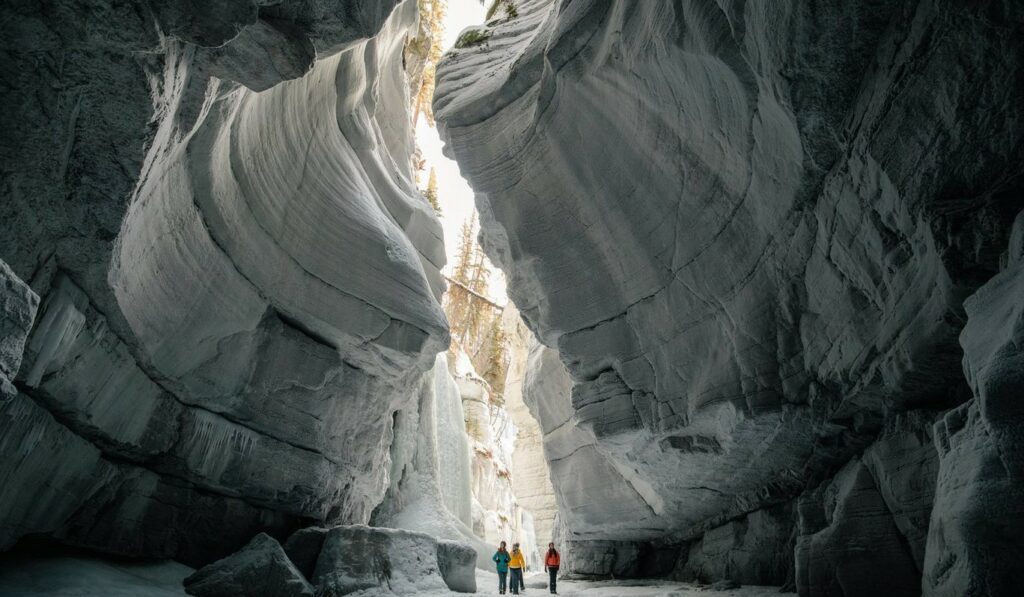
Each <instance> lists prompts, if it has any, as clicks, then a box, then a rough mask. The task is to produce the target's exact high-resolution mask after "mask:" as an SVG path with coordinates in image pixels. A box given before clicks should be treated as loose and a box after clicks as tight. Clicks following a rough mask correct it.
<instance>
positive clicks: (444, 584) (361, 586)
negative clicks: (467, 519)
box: [313, 525, 476, 597]
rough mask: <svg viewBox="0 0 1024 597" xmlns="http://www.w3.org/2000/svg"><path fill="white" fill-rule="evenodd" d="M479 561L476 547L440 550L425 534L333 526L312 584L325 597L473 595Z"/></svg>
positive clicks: (325, 542) (449, 546)
mask: <svg viewBox="0 0 1024 597" xmlns="http://www.w3.org/2000/svg"><path fill="white" fill-rule="evenodd" d="M471 552H472V557H468V556H469V555H470V553H471ZM475 562H476V556H475V550H473V548H472V547H470V546H466V545H463V546H452V545H446V546H445V547H443V548H440V550H439V547H438V542H437V540H436V539H434V538H433V537H430V536H429V535H424V534H423V533H415V532H412V531H404V530H397V529H387V528H377V527H366V526H359V525H356V526H343V527H335V528H332V529H331V530H329V531H328V532H327V535H326V536H325V537H324V543H323V548H322V549H321V551H320V557H319V559H318V560H317V564H316V570H315V571H314V573H313V584H315V585H316V588H317V595H319V596H322V597H337V596H340V595H346V594H348V593H352V592H355V591H361V590H365V589H377V590H380V591H381V592H384V593H389V594H396V595H407V594H415V593H421V592H425V591H444V590H446V589H451V590H457V591H464V592H473V591H475V590H476V581H475V576H474V575H475ZM449 579H450V582H449ZM471 579H472V580H471Z"/></svg>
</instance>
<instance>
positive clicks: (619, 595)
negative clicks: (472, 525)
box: [0, 557, 779, 597]
mask: <svg viewBox="0 0 1024 597" xmlns="http://www.w3.org/2000/svg"><path fill="white" fill-rule="evenodd" d="M192 572H193V570H192V569H191V568H189V567H188V566H183V565H181V564H178V563H176V562H160V563H148V564H142V563H130V562H114V561H109V560H102V559H98V558H80V557H59V558H42V559H40V558H36V559H10V558H8V559H2V560H0V595H3V596H4V597H30V596H34V595H50V596H57V597H92V596H96V597H99V596H104V597H172V596H174V597H181V596H183V595H185V591H184V589H183V588H182V586H181V581H182V580H183V579H184V578H185V577H186V576H188V575H189V574H191V573H192ZM476 580H477V592H476V593H473V594H474V595H496V594H497V593H498V591H497V586H498V577H497V575H496V574H494V573H493V572H485V571H481V570H477V575H476ZM546 583H547V578H546V577H545V576H544V575H543V574H530V575H527V577H526V587H527V590H526V593H525V594H526V595H530V594H533V595H539V594H544V595H546V594H547V584H546ZM558 587H559V592H558V593H559V595H564V596H566V597H574V596H575V597H691V596H697V595H700V596H702V597H713V596H715V595H731V596H734V597H768V596H769V595H771V596H775V595H778V594H779V590H778V588H776V587H742V588H739V589H734V590H731V591H713V590H710V589H704V588H702V587H698V586H696V585H692V584H688V583H673V582H666V581H660V580H611V581H569V580H566V581H559V583H558ZM391 594H392V593H386V592H381V591H379V590H367V591H359V592H356V593H352V594H351V596H352V597H376V596H381V597H383V596H384V595H391ZM466 594H467V593H454V592H451V591H440V592H438V591H432V592H421V593H416V595H422V596H429V597H441V596H444V597H451V596H454V595H466Z"/></svg>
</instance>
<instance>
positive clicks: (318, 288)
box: [0, 0, 448, 563]
mask: <svg viewBox="0 0 1024 597" xmlns="http://www.w3.org/2000/svg"><path fill="white" fill-rule="evenodd" d="M0 12H2V19H0V20H2V22H3V23H4V25H3V27H4V35H3V40H4V41H3V47H2V57H0V58H2V59H0V64H2V68H3V69H4V80H5V81H6V82H8V83H9V84H5V85H4V86H3V90H2V91H0V93H2V96H0V104H2V105H3V106H4V109H5V112H6V113H7V114H8V115H9V116H10V117H9V118H5V119H4V122H3V124H2V125H0V126H2V130H0V137H2V138H3V139H4V142H3V154H2V156H0V157H2V163H3V174H2V176H3V179H2V182H0V188H2V193H3V196H2V201H0V222H2V226H3V234H0V259H2V260H3V261H6V262H7V263H8V264H9V265H10V268H11V270H13V274H16V275H17V276H19V277H20V278H22V279H23V280H25V281H26V282H28V284H29V286H31V289H32V291H34V293H35V295H38V297H39V306H38V314H37V315H36V317H35V323H34V325H32V327H31V331H30V333H28V335H27V338H25V339H24V342H23V344H24V360H23V363H22V364H21V367H20V373H18V374H17V377H14V375H13V370H11V371H8V370H6V369H5V370H4V375H5V376H6V378H7V379H5V380H4V387H5V399H4V402H3V406H2V410H3V416H4V425H3V429H4V432H3V438H2V442H0V444H2V453H0V460H2V461H3V465H2V466H3V473H4V474H3V478H4V484H3V485H4V488H3V490H2V492H3V493H2V495H0V548H8V547H10V546H11V545H13V544H14V543H15V542H16V541H18V540H19V538H21V537H23V536H24V535H26V534H33V535H44V536H47V537H51V538H58V539H60V540H62V541H65V542H68V543H72V544H77V545H83V546H87V547H93V548H98V549H101V550H106V551H111V552H116V553H121V554H126V555H133V556H161V557H176V558H178V559H180V560H182V561H185V562H194V563H200V562H205V561H208V560H209V559H211V558H213V557H215V556H221V555H225V554H226V553H228V552H230V551H232V550H233V549H236V548H238V547H240V546H241V545H243V544H244V543H245V542H246V541H248V540H249V539H250V538H251V537H252V535H254V534H255V533H256V532H257V531H260V530H265V531H268V532H271V533H274V534H277V535H278V536H281V535H282V534H283V533H284V532H286V531H287V530H289V529H291V528H294V527H295V526H297V525H300V524H307V523H310V522H316V521H331V522H342V523H365V522H367V521H368V520H369V518H370V515H371V512H372V511H373V509H374V508H375V507H377V506H378V505H379V504H380V502H381V501H382V500H383V498H384V495H385V491H386V489H387V488H388V486H389V483H390V478H389V469H390V459H391V451H392V446H391V444H392V439H393V434H394V432H393V426H394V420H395V419H394V417H395V413H396V412H399V411H403V410H409V409H412V410H415V409H416V408H417V407H418V405H419V403H420V400H421V399H420V395H421V392H420V391H419V389H420V386H421V378H422V377H423V375H424V372H426V371H428V370H429V369H430V368H431V367H432V366H433V364H434V355H435V354H436V353H438V352H439V351H441V350H443V349H444V348H445V347H446V346H447V342H448V332H447V324H446V322H445V319H444V315H443V313H442V311H441V309H440V305H439V303H438V298H439V296H440V293H441V291H442V288H443V283H442V281H441V277H440V274H439V268H440V267H441V266H442V265H443V264H444V250H443V244H442V241H441V231H440V226H439V224H438V222H437V220H436V217H435V215H434V213H433V210H432V209H431V208H430V206H429V205H428V204H427V203H426V201H425V200H424V199H423V198H422V197H421V196H420V195H419V193H418V191H417V190H416V187H415V185H414V182H413V177H412V167H411V155H412V152H413V148H412V131H411V124H410V123H411V119H410V117H409V95H408V81H407V79H406V74H405V72H404V69H403V52H404V43H405V40H406V36H407V34H408V33H409V31H411V30H415V28H416V27H417V19H418V12H417V6H416V2H415V1H413V0H409V1H406V2H402V3H397V2H393V1H392V2H361V1H353V0H334V1H330V2H319V1H316V2H314V1H305V0H296V1H287V2H280V3H268V2H257V1H253V0H230V1H224V2H210V3H194V2H184V1H182V2H177V1H172V2H148V1H140V2H129V3H124V2H90V3H87V4H81V3H77V2H70V1H65V0H47V1H45V2H41V3H38V2H13V3H5V4H4V6H3V8H2V9H0ZM4 292H6V289H5V290H4ZM19 317H20V315H19ZM23 319H24V318H20V319H18V320H17V325H18V326H19V331H20V332H28V331H29V330H28V329H21V328H22V327H24V325H25V322H24V321H23ZM28 321H29V322H31V318H28ZM7 327H8V323H7V322H6V321H5V323H4V333H5V336H6V335H7ZM8 344H9V342H8V340H6V339H5V340H4V345H3V348H4V355H5V359H6V354H7V352H8V348H9V347H8ZM19 356H20V355H19ZM17 369H18V367H14V370H17ZM8 380H9V381H13V382H14V385H13V386H12V385H10V384H9V383H8Z"/></svg>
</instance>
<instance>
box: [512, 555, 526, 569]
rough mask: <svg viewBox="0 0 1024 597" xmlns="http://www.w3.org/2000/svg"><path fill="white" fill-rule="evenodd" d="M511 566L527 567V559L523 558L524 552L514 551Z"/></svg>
mask: <svg viewBox="0 0 1024 597" xmlns="http://www.w3.org/2000/svg"><path fill="white" fill-rule="evenodd" d="M508 567H509V568H526V559H525V558H523V552H521V551H513V552H512V560H511V561H510V562H509V563H508Z"/></svg>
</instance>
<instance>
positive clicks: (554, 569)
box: [544, 543, 562, 595]
mask: <svg viewBox="0 0 1024 597" xmlns="http://www.w3.org/2000/svg"><path fill="white" fill-rule="evenodd" d="M561 563H562V558H561V556H559V555H558V550H557V549H555V544H554V543H548V553H547V554H545V555H544V569H545V570H547V571H548V576H549V577H551V580H550V581H549V582H548V588H549V589H551V594H552V595H557V594H558V590H557V589H556V588H555V581H556V580H557V579H558V565H559V564H561Z"/></svg>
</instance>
